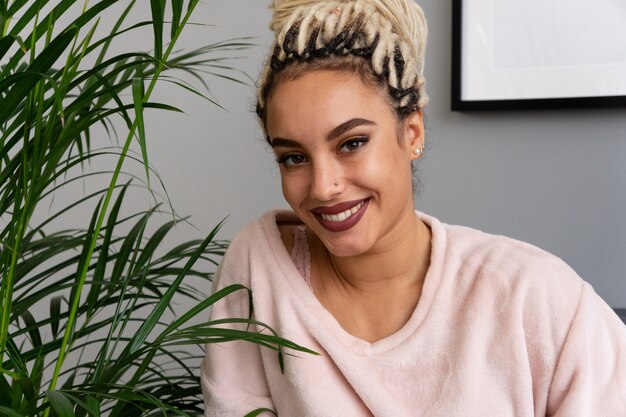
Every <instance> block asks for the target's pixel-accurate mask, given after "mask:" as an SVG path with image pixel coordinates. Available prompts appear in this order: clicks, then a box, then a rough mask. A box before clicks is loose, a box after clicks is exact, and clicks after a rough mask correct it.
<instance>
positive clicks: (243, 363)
mask: <svg viewBox="0 0 626 417" xmlns="http://www.w3.org/2000/svg"><path fill="white" fill-rule="evenodd" d="M245 240H246V239H237V238H236V239H235V240H233V242H232V244H231V246H230V248H229V249H228V251H227V253H226V255H225V256H224V258H223V260H222V263H221V265H220V267H219V268H218V270H217V272H216V274H215V279H214V283H213V291H214V292H215V291H218V290H220V289H222V288H225V287H227V286H229V285H232V284H242V285H244V286H246V287H248V288H250V275H251V274H250V272H251V271H250V268H249V266H248V264H249V262H248V259H247V257H248V253H247V250H246V248H247V244H245ZM249 304H250V302H249V297H248V293H247V292H246V291H237V292H234V293H232V294H230V295H228V296H227V297H226V298H223V299H222V300H220V301H218V302H216V303H215V304H214V305H213V306H212V310H211V314H210V320H219V319H223V318H247V317H248V314H249V311H250V308H251V306H250V305H249ZM222 327H228V328H233V329H239V330H245V326H244V325H229V326H222ZM201 383H202V392H203V395H204V407H205V411H204V415H205V417H218V416H219V417H243V416H245V415H246V414H248V413H250V412H251V411H254V410H256V409H261V408H267V409H274V406H273V404H272V400H271V397H270V393H269V388H268V384H267V379H266V376H265V371H264V368H263V363H262V360H261V352H260V347H259V345H257V344H254V343H250V342H244V341H230V342H225V343H210V344H208V345H207V346H206V354H205V358H204V360H203V361H202V366H201ZM265 415H266V414H261V416H265ZM267 415H271V414H267Z"/></svg>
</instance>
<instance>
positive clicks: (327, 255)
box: [202, 0, 626, 417]
mask: <svg viewBox="0 0 626 417" xmlns="http://www.w3.org/2000/svg"><path fill="white" fill-rule="evenodd" d="M273 7H274V18H273V21H272V23H271V28H272V29H273V30H274V32H275V33H276V43H275V46H274V49H273V52H272V55H271V57H270V59H269V60H268V63H267V65H266V68H265V71H264V73H263V74H262V76H261V79H260V83H259V84H260V85H259V96H258V106H257V113H258V115H259V119H260V121H261V125H262V128H263V129H264V131H265V133H266V136H267V140H268V143H269V145H270V146H271V148H272V149H273V151H274V153H275V155H276V159H277V162H278V164H279V167H280V173H281V181H282V189H283V194H284V196H285V199H286V200H287V202H288V203H289V205H290V206H291V208H292V212H280V211H273V212H270V213H267V214H265V215H264V216H263V217H261V218H260V219H259V220H258V221H256V222H254V223H253V224H251V225H250V226H248V227H247V228H246V229H244V231H242V232H241V234H240V235H239V236H238V237H237V238H236V239H235V240H234V241H233V242H232V245H231V247H230V249H229V251H228V253H227V255H226V256H225V258H224V260H223V263H222V265H221V266H220V269H219V271H218V274H217V277H216V283H215V289H219V288H222V287H224V286H227V285H230V284H233V283H242V284H244V285H246V286H248V287H249V288H251V289H252V293H253V306H254V315H255V318H256V319H257V320H260V321H262V322H265V323H267V324H269V325H270V326H272V327H273V328H274V329H275V330H277V331H278V332H279V334H280V335H281V336H283V337H285V338H287V339H290V340H292V341H295V342H297V343H299V344H301V345H304V346H307V347H309V348H311V349H313V350H315V351H317V352H319V353H320V354H321V355H320V356H317V357H313V356H307V355H298V356H286V357H285V370H284V373H281V370H280V367H279V365H278V360H277V357H276V354H275V352H273V351H270V350H269V349H264V348H261V347H259V346H257V345H254V344H251V343H245V342H233V343H229V344H220V345H210V346H208V347H207V356H206V359H205V361H204V363H203V378H202V381H203V387H204V390H205V398H206V411H205V413H206V415H207V416H243V415H245V414H247V413H248V412H250V411H252V410H255V409H258V408H268V409H272V410H275V411H276V413H277V414H278V415H280V416H290V417H291V416H294V417H295V416H298V417H300V416H389V417H402V416H446V417H449V416H481V417H483V416H516V417H526V416H547V415H550V416H562V417H565V416H578V417H580V416H582V417H584V416H589V417H591V416H626V331H625V329H624V326H623V324H622V323H621V322H620V321H619V319H618V318H617V316H616V315H615V314H614V313H613V312H612V310H611V309H610V308H609V307H608V306H607V305H606V304H605V303H604V302H603V301H602V300H601V299H599V297H598V296H597V295H596V294H595V293H594V292H593V289H592V288H591V287H590V286H589V285H588V284H587V283H585V282H584V281H582V280H581V279H580V278H579V277H578V276H577V275H576V274H575V273H574V272H573V271H572V270H571V269H570V268H569V267H567V265H565V264H564V263H563V262H562V261H560V260H559V259H558V258H556V257H554V256H552V255H550V254H548V253H546V252H543V251H541V250H539V249H537V248H535V247H533V246H530V245H528V244H525V243H522V242H518V241H515V240H512V239H508V238H504V237H498V236H491V235H488V234H485V233H482V232H479V231H476V230H472V229H468V228H463V227H459V226H449V225H445V224H442V223H441V222H439V221H438V220H437V219H435V218H433V217H430V216H428V215H425V214H423V213H419V212H416V211H415V208H414V203H413V195H412V169H411V164H412V163H413V162H415V161H417V160H419V158H420V157H421V156H422V154H423V150H424V126H423V121H422V111H423V109H424V107H425V106H426V104H427V102H428V98H427V95H426V93H425V90H424V78H423V75H422V74H423V63H424V48H425V43H426V23H425V20H424V16H423V13H422V11H421V9H420V8H419V6H417V4H415V3H414V2H413V1H412V0H356V1H321V0H317V1H313V0H291V1H277V0H275V1H274V5H273ZM248 313H249V311H248V299H247V295H245V294H241V295H240V296H238V298H237V297H235V298H233V297H231V298H230V299H226V300H223V301H221V302H220V303H219V304H217V305H216V306H215V307H214V310H213V312H212V319H219V318H224V317H247V315H248Z"/></svg>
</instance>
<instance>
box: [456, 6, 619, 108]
mask: <svg viewBox="0 0 626 417" xmlns="http://www.w3.org/2000/svg"><path fill="white" fill-rule="evenodd" d="M452 1H453V25H452V27H453V34H452V38H453V42H452V44H453V45H452V51H453V54H452V55H453V56H452V110H501V109H535V108H554V107H605V106H607V107H608V106H626V1H624V0H598V1H596V2H594V3H593V4H592V3H589V2H588V1H587V0H524V1H519V0H452Z"/></svg>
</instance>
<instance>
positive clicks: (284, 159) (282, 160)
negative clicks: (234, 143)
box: [276, 136, 369, 168]
mask: <svg viewBox="0 0 626 417" xmlns="http://www.w3.org/2000/svg"><path fill="white" fill-rule="evenodd" d="M367 142H369V137H367V136H359V137H354V138H350V139H348V140H346V141H345V142H343V143H342V144H341V146H339V150H338V151H337V153H351V152H356V151H358V150H359V149H361V148H362V147H363V146H365V144H366V143H367ZM354 144H356V145H357V146H356V148H354V149H351V150H350V149H347V150H346V151H343V152H342V151H341V149H343V148H344V147H346V146H347V145H354ZM296 157H299V158H302V159H303V160H305V159H306V157H305V156H304V155H301V154H299V153H287V154H285V155H281V156H280V157H278V158H277V159H276V162H277V163H279V164H282V165H284V166H285V167H286V168H289V167H293V166H295V165H300V164H301V163H303V162H304V161H301V162H291V164H290V162H289V161H291V160H292V158H296Z"/></svg>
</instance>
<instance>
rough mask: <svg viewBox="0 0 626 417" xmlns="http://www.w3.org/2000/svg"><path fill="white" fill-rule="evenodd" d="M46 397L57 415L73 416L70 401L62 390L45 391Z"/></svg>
mask: <svg viewBox="0 0 626 417" xmlns="http://www.w3.org/2000/svg"><path fill="white" fill-rule="evenodd" d="M46 397H48V401H49V402H50V405H51V406H52V408H53V409H54V411H56V413H57V415H58V416H59V417H74V408H73V407H72V403H71V402H70V400H69V399H68V398H67V397H66V396H65V395H64V394H63V393H62V392H60V391H46Z"/></svg>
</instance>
